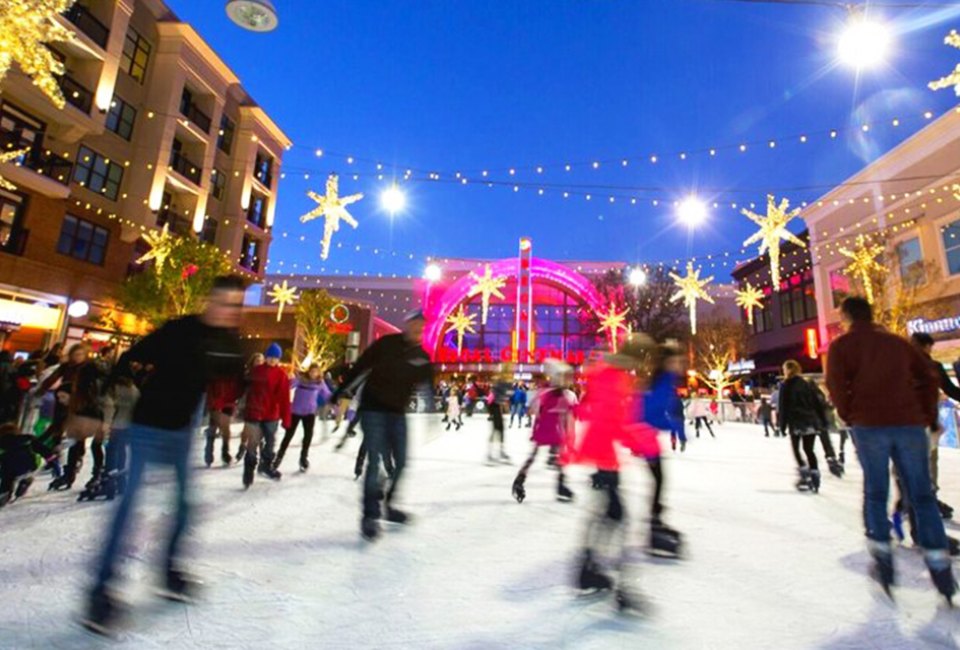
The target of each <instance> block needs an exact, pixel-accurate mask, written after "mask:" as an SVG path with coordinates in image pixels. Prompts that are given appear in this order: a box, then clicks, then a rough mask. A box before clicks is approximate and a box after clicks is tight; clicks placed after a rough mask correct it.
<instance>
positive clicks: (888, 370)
mask: <svg viewBox="0 0 960 650" xmlns="http://www.w3.org/2000/svg"><path fill="white" fill-rule="evenodd" d="M827 388H828V389H829V391H830V399H831V400H832V401H833V404H834V406H836V408H837V415H839V416H840V419H842V420H843V421H844V422H846V423H847V424H850V425H851V426H861V427H895V426H910V425H916V426H922V427H926V426H929V424H930V423H931V422H935V421H936V419H937V401H938V398H939V390H938V389H939V382H938V381H937V376H936V374H935V373H934V371H933V369H932V368H931V367H930V363H929V361H927V360H926V359H924V357H923V354H922V353H921V352H920V351H919V350H917V349H916V348H915V347H914V346H913V345H911V344H910V343H908V342H907V341H906V340H905V339H902V338H900V337H899V336H896V335H894V334H890V333H889V332H885V331H883V330H882V329H880V328H878V327H876V326H875V325H873V324H872V323H854V324H853V326H852V327H851V328H850V331H849V332H847V333H846V334H844V335H842V336H840V337H839V338H837V339H836V340H835V341H834V342H833V343H832V344H831V345H830V350H829V352H828V353H827ZM781 417H782V414H781Z"/></svg>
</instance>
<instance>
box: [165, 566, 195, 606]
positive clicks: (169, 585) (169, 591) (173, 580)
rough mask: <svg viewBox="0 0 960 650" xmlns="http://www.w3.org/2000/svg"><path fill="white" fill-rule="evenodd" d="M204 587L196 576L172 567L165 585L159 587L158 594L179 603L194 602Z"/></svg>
mask: <svg viewBox="0 0 960 650" xmlns="http://www.w3.org/2000/svg"><path fill="white" fill-rule="evenodd" d="M202 587H203V583H202V582H201V581H199V580H197V579H196V578H194V577H192V576H189V575H187V574H186V573H182V572H180V571H175V570H173V569H171V570H170V571H168V572H167V579H166V581H165V583H164V585H163V586H162V587H160V588H159V589H157V594H158V595H159V596H160V597H161V598H165V599H167V600H172V601H175V602H178V603H193V602H196V600H197V595H198V593H199V591H200V589H201V588H202Z"/></svg>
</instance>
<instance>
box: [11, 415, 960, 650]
mask: <svg viewBox="0 0 960 650" xmlns="http://www.w3.org/2000/svg"><path fill="white" fill-rule="evenodd" d="M413 420H414V427H413V431H412V433H413V444H412V445H411V460H410V464H409V467H408V470H409V473H408V474H407V475H406V485H405V490H404V493H403V496H402V499H401V503H402V507H404V508H405V509H408V510H409V511H410V512H411V513H412V514H413V515H414V516H415V517H416V519H415V521H414V523H413V525H412V526H409V527H406V528H403V529H399V528H396V527H389V528H387V529H386V531H385V535H384V536H383V537H382V539H381V540H380V541H378V542H376V543H375V544H368V543H366V542H364V541H362V540H361V539H360V537H359V534H358V517H359V505H358V499H359V485H358V484H357V483H355V482H354V481H353V477H352V467H353V456H354V453H355V452H356V449H357V445H358V441H357V439H354V440H353V441H351V442H350V443H349V444H348V445H347V447H346V448H345V449H344V450H343V451H342V452H340V453H334V452H333V450H332V447H333V440H330V441H327V442H326V443H324V444H319V443H318V442H315V444H314V447H313V449H312V450H311V461H312V465H313V466H312V468H311V470H310V472H309V473H307V474H300V473H299V472H297V471H296V462H297V458H298V453H299V449H297V448H291V449H290V451H289V452H288V454H287V458H286V461H285V463H284V466H283V467H282V468H281V470H282V471H283V472H284V477H283V480H282V481H280V482H279V483H272V482H270V481H268V480H265V479H263V478H262V477H258V479H257V482H256V483H255V484H254V485H253V487H252V488H251V489H250V490H249V491H248V492H244V491H243V490H242V489H241V472H240V469H239V468H238V467H236V466H234V467H232V468H230V469H221V468H214V469H210V470H206V469H198V471H197V472H196V473H195V474H194V475H193V476H194V479H195V488H196V489H195V491H194V497H195V500H196V502H197V503H198V517H197V526H196V527H195V535H194V537H193V544H192V546H191V548H192V550H193V553H192V557H193V559H194V561H193V563H192V564H191V568H192V570H193V571H194V572H195V573H196V574H197V575H198V576H199V577H201V578H202V579H203V580H204V581H205V582H206V583H207V585H206V589H205V591H204V594H203V599H202V602H200V603H198V604H195V605H192V606H184V605H180V604H173V603H169V602H166V601H162V600H159V599H157V598H156V597H155V595H154V594H153V592H152V585H153V584H154V583H155V581H156V579H157V577H156V572H155V568H154V567H155V563H154V560H155V558H156V556H157V552H158V549H159V548H160V541H159V540H160V539H162V538H163V537H164V535H162V534H160V535H158V530H157V525H158V523H160V522H161V521H162V520H163V518H162V514H163V513H164V511H165V509H166V508H167V507H168V502H169V491H168V490H167V489H166V487H167V486H169V484H170V481H171V479H170V477H168V476H165V475H161V474H151V475H150V476H149V479H148V480H149V484H150V485H149V486H148V487H149V489H148V490H147V491H146V492H145V493H144V496H145V497H146V498H145V499H144V501H143V502H142V504H143V506H144V508H143V509H142V510H141V512H144V513H145V516H143V517H141V518H140V520H139V521H138V524H137V526H136V532H135V534H134V535H133V537H132V540H133V543H132V545H131V548H130V549H129V551H130V555H131V560H130V561H128V562H127V564H126V565H125V571H124V575H125V577H126V578H127V579H126V581H125V582H124V583H123V593H124V595H125V597H126V598H127V599H128V600H129V601H130V608H131V610H130V613H129V616H128V617H127V620H126V622H125V624H124V629H123V632H122V635H121V639H120V641H119V642H113V641H108V640H101V639H99V638H97V637H95V636H92V635H90V634H89V633H87V632H85V631H84V630H83V629H82V628H81V627H80V626H79V625H78V624H77V623H76V619H77V615H78V613H79V612H80V611H81V610H80V607H81V597H82V595H83V594H84V592H85V590H86V588H87V585H88V580H89V568H90V560H91V557H92V556H93V554H94V553H95V552H96V549H97V548H98V545H99V544H100V543H101V537H102V535H103V528H104V526H105V523H106V519H107V517H108V515H109V513H110V510H111V508H112V507H113V506H112V505H110V504H106V503H103V502H97V503H76V501H75V500H76V496H77V493H78V490H77V489H76V488H75V489H74V490H72V491H71V492H65V493H64V492H61V493H48V492H45V491H44V490H45V487H46V482H47V480H46V477H43V479H44V480H42V481H38V483H37V484H36V485H35V486H34V488H33V489H32V490H31V492H30V494H29V495H28V496H27V497H26V498H25V499H23V500H22V501H20V502H17V503H15V504H13V505H11V506H9V507H7V508H4V509H3V510H0V531H2V532H0V602H2V605H0V648H16V649H17V650H26V649H33V648H36V649H38V650H40V649H48V648H56V649H59V648H98V647H109V648H137V649H148V648H166V649H173V648H223V649H240V648H255V649H257V650H268V649H273V648H417V649H418V650H426V649H428V648H462V649H476V650H479V649H483V648H518V649H519V648H544V649H547V648H550V649H554V648H603V649H613V648H670V649H672V650H680V649H685V648H691V649H692V648H697V649H703V648H778V649H784V650H785V649H789V648H825V649H826V648H829V649H841V648H850V649H853V648H898V649H903V648H921V647H931V648H934V647H935V648H956V647H958V638H960V610H958V611H956V612H955V611H950V610H948V609H946V607H945V606H944V605H942V604H941V600H940V599H939V597H938V596H937V594H936V593H935V591H934V590H933V588H932V586H931V585H930V583H929V580H928V578H927V574H926V570H925V569H924V566H923V563H922V559H921V557H920V556H919V555H918V554H917V553H916V552H914V551H912V550H910V549H909V548H902V549H898V550H897V553H896V562H897V567H898V579H899V583H900V586H899V587H898V589H897V591H896V597H897V602H896V605H895V606H894V605H891V604H889V603H887V602H885V601H883V600H882V599H880V598H878V597H877V596H876V591H875V590H874V589H873V588H872V587H871V585H870V583H869V582H868V580H867V578H866V569H867V564H868V559H867V555H866V551H865V549H864V544H863V534H862V526H861V520H860V490H861V476H860V471H859V467H858V466H857V463H856V460H855V458H853V457H852V453H850V450H849V449H848V456H850V457H849V458H848V459H847V470H848V473H847V476H846V478H844V479H842V480H838V479H836V478H834V477H832V476H829V475H827V476H825V478H824V484H823V487H822V490H821V493H820V495H819V496H813V495H808V494H799V493H797V492H796V491H795V490H794V488H793V483H794V479H795V470H794V468H793V461H792V457H791V454H790V451H789V448H788V442H787V441H785V440H783V439H779V438H777V439H775V438H769V439H767V438H764V437H763V433H762V430H761V429H760V428H759V427H756V426H753V425H741V424H729V423H728V424H724V425H720V426H719V428H718V429H717V438H716V439H711V438H709V437H706V438H700V439H699V440H697V439H694V440H692V441H691V443H690V445H689V446H688V448H687V451H686V453H684V454H673V453H670V452H668V453H667V461H666V472H667V482H668V483H667V491H666V501H667V504H668V505H669V510H668V512H667V515H666V519H667V521H668V523H670V524H671V525H672V526H674V527H676V528H679V529H680V530H681V531H683V532H684V534H685V536H686V541H687V557H686V559H685V560H683V561H680V562H674V561H665V560H654V559H651V558H648V557H647V556H646V555H645V554H644V553H643V552H642V546H643V544H644V541H645V539H644V538H645V535H644V534H643V532H642V531H641V525H640V524H641V521H642V520H643V519H645V515H646V502H647V501H646V500H647V490H648V488H649V483H648V476H647V473H646V472H645V470H643V469H642V468H641V467H640V466H639V465H637V463H636V461H628V462H629V469H628V470H627V471H626V472H625V482H626V484H627V494H628V499H629V500H628V505H629V506H630V511H629V514H630V516H631V519H632V523H631V531H630V535H629V544H630V545H631V547H632V548H633V549H634V552H633V553H632V554H631V556H632V557H633V558H634V559H635V560H636V564H635V566H634V567H633V578H632V580H631V587H632V588H633V589H634V590H635V591H636V592H637V593H639V594H641V595H642V596H643V598H644V600H645V601H646V603H647V606H648V611H647V613H646V615H645V616H643V617H641V618H625V617H622V616H618V615H617V614H616V613H615V612H614V610H613V608H612V607H611V605H610V603H609V601H608V600H604V599H596V598H593V599H587V598H578V597H577V596H576V594H575V592H574V590H573V589H572V587H571V575H572V574H571V572H572V563H573V559H574V557H575V554H576V550H577V548H578V547H579V542H580V540H581V536H582V529H583V522H584V516H585V512H586V509H587V508H588V507H589V505H590V503H591V498H590V497H591V494H590V492H589V490H588V489H587V486H586V484H585V477H586V473H585V472H582V471H580V472H574V473H573V480H572V481H571V487H573V488H574V490H575V491H576V492H577V500H576V502H575V503H573V504H563V503H557V502H556V501H555V500H554V494H553V489H554V482H555V474H554V472H552V471H550V470H548V469H547V468H545V467H544V465H543V460H545V458H542V459H541V460H540V461H539V462H538V464H537V465H536V466H535V468H534V470H533V472H532V473H531V476H530V479H529V480H528V482H527V486H528V496H527V501H526V502H525V503H523V504H522V505H519V504H517V503H516V502H515V501H514V500H513V499H512V497H511V494H510V485H511V483H512V480H513V476H514V474H515V472H516V471H517V464H518V462H519V460H520V459H521V457H522V456H524V455H526V454H527V453H528V450H529V448H528V443H527V438H528V436H529V430H527V429H523V430H518V429H512V430H509V431H508V436H509V440H508V446H509V451H510V453H511V454H512V456H513V459H514V465H513V466H509V467H508V466H496V467H489V466H486V465H485V464H484V456H485V439H486V436H487V434H488V432H489V423H488V422H487V421H486V418H485V417H479V416H475V417H474V418H472V419H471V420H469V421H468V425H467V426H466V427H465V428H464V429H463V430H461V431H459V432H445V431H443V430H442V429H441V428H440V427H439V424H438V419H437V418H436V417H435V416H417V417H415V418H413ZM198 442H199V439H198ZM196 451H197V461H198V462H197V466H198V467H199V466H200V445H199V444H198V445H197V450H196ZM218 454H219V449H218ZM88 461H89V455H88ZM940 463H941V466H940V476H941V481H942V493H941V496H942V498H943V499H944V500H945V501H947V502H949V503H952V504H954V505H958V506H960V478H958V473H960V455H958V452H957V451H955V450H943V451H942V453H941V461H940ZM88 471H89V470H88V467H85V468H84V472H83V476H84V480H85V477H86V475H87V473H88ZM958 528H960V526H956V525H954V524H951V523H949V522H948V532H950V530H951V529H952V530H953V533H952V534H953V535H960V531H958Z"/></svg>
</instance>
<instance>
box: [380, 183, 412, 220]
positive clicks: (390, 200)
mask: <svg viewBox="0 0 960 650" xmlns="http://www.w3.org/2000/svg"><path fill="white" fill-rule="evenodd" d="M406 205H407V195H406V193H404V191H403V190H401V189H400V188H399V187H397V185H396V184H394V185H391V186H390V187H388V188H387V189H385V190H383V191H382V192H380V206H381V207H382V208H383V209H384V210H386V211H387V212H389V213H390V214H391V216H392V215H395V214H396V213H398V212H402V211H403V209H404V208H405V207H406Z"/></svg>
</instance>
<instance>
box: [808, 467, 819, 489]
mask: <svg viewBox="0 0 960 650" xmlns="http://www.w3.org/2000/svg"><path fill="white" fill-rule="evenodd" d="M810 491H811V492H813V493H814V494H819V493H820V470H818V469H812V470H810Z"/></svg>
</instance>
